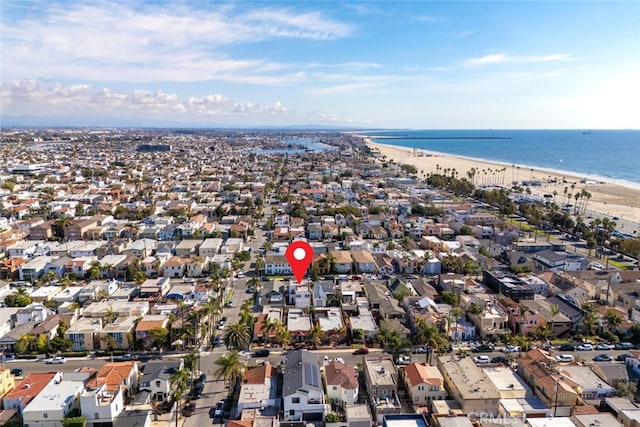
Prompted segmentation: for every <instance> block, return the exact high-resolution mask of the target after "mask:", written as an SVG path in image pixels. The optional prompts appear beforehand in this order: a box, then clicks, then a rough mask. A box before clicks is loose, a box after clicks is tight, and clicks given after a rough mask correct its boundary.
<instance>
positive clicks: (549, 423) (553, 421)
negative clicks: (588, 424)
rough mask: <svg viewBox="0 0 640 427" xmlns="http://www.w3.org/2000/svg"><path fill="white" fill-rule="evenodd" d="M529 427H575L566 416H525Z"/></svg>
mask: <svg viewBox="0 0 640 427" xmlns="http://www.w3.org/2000/svg"><path fill="white" fill-rule="evenodd" d="M527 422H528V423H529V425H530V426H531V427H576V425H575V424H574V423H573V421H571V420H570V419H569V418H567V417H556V418H527Z"/></svg>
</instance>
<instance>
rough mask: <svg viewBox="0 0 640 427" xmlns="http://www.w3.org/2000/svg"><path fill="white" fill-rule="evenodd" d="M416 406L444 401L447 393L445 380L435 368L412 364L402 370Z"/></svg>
mask: <svg viewBox="0 0 640 427" xmlns="http://www.w3.org/2000/svg"><path fill="white" fill-rule="evenodd" d="M400 373H401V375H402V378H403V380H404V382H405V384H406V385H407V390H408V391H409V395H410V396H411V402H413V405H414V406H416V407H417V406H430V405H431V402H432V401H434V400H444V399H446V397H447V391H446V390H445V388H444V378H443V377H442V374H441V373H440V371H439V370H438V368H436V367H435V366H430V365H427V364H419V363H411V364H410V365H407V366H405V367H404V368H402V369H401V370H400Z"/></svg>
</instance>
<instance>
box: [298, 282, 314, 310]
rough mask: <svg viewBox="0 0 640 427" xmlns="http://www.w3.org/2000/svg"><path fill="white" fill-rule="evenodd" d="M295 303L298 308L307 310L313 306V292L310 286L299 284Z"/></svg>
mask: <svg viewBox="0 0 640 427" xmlns="http://www.w3.org/2000/svg"><path fill="white" fill-rule="evenodd" d="M294 301H295V306H296V308H307V307H309V306H310V305H311V290H310V289H309V286H308V285H300V284H298V285H297V286H296V287H295V293H294Z"/></svg>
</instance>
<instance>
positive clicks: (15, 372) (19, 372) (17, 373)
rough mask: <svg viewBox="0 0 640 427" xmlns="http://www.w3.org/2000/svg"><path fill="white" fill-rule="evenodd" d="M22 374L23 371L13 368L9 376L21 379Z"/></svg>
mask: <svg viewBox="0 0 640 427" xmlns="http://www.w3.org/2000/svg"><path fill="white" fill-rule="evenodd" d="M22 374H24V371H23V370H22V369H20V368H13V369H12V370H11V375H13V376H16V377H21V376H22Z"/></svg>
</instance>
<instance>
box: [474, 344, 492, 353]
mask: <svg viewBox="0 0 640 427" xmlns="http://www.w3.org/2000/svg"><path fill="white" fill-rule="evenodd" d="M493 349H494V348H493V346H491V345H489V344H481V345H479V346H477V347H476V348H474V349H473V352H474V353H491V352H492V351H493Z"/></svg>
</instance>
